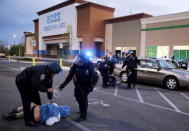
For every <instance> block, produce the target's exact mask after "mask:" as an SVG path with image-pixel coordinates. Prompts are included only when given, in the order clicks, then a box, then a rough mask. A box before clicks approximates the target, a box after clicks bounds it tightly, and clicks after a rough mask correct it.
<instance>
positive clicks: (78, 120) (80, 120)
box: [75, 116, 87, 122]
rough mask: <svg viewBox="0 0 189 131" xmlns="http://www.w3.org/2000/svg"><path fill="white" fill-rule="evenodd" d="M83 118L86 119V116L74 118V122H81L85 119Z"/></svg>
mask: <svg viewBox="0 0 189 131" xmlns="http://www.w3.org/2000/svg"><path fill="white" fill-rule="evenodd" d="M85 120H87V117H81V116H80V117H79V118H77V119H75V121H76V122H82V121H85Z"/></svg>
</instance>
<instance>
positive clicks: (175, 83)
mask: <svg viewBox="0 0 189 131" xmlns="http://www.w3.org/2000/svg"><path fill="white" fill-rule="evenodd" d="M139 60H140V65H138V68H137V71H138V72H137V81H142V82H148V83H156V84H160V85H164V86H165V87H166V88H168V89H170V90H176V89H178V88H179V87H189V72H188V71H185V70H181V69H176V68H175V67H174V66H173V65H171V64H169V63H168V62H166V61H164V60H161V59H147V58H140V59H139ZM121 66H122V65H116V68H115V70H114V74H116V75H117V76H119V77H120V78H121V81H123V82H126V81H127V74H126V71H125V69H122V68H121Z"/></svg>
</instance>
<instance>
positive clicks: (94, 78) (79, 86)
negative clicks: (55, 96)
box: [59, 52, 98, 122]
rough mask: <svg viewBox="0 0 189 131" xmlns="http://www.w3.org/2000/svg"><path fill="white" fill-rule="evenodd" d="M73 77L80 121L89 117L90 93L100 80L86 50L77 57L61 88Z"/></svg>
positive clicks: (78, 119)
mask: <svg viewBox="0 0 189 131" xmlns="http://www.w3.org/2000/svg"><path fill="white" fill-rule="evenodd" d="M72 79H73V82H74V85H75V90H74V95H75V98H76V101H77V102H78V104H79V109H80V116H79V118H77V119H76V121H77V122H80V121H84V120H86V119H87V108H88V94H89V93H90V92H91V91H92V90H93V88H94V86H95V85H96V83H97V82H98V74H97V72H96V71H95V66H94V65H93V63H92V62H90V61H89V58H88V56H87V55H86V54H85V53H84V52H82V53H81V54H80V55H79V56H77V57H76V59H75V61H74V64H73V65H72V67H71V69H70V71H69V74H68V76H67V78H66V80H65V81H64V82H63V84H61V85H60V87H59V89H60V90H62V89H63V88H64V87H65V86H66V85H67V84H68V83H69V82H70V81H71V80H72Z"/></svg>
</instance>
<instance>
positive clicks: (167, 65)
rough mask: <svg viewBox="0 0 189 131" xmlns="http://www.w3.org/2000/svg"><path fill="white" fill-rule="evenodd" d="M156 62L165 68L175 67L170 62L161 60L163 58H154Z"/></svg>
mask: <svg viewBox="0 0 189 131" xmlns="http://www.w3.org/2000/svg"><path fill="white" fill-rule="evenodd" d="M156 62H157V63H158V64H159V65H160V66H161V67H162V68H163V69H165V70H170V69H174V68H175V67H174V66H173V65H171V64H170V63H168V62H166V61H163V60H156Z"/></svg>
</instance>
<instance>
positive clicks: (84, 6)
mask: <svg viewBox="0 0 189 131" xmlns="http://www.w3.org/2000/svg"><path fill="white" fill-rule="evenodd" d="M113 13H114V8H110V7H107V6H103V5H99V4H95V3H91V2H86V1H84V0H68V1H65V2H63V3H60V4H58V5H55V6H53V7H50V8H48V9H45V10H42V11H39V12H38V13H37V14H38V15H39V19H36V20H34V24H35V36H36V37H35V39H36V42H37V45H36V48H35V50H34V52H35V53H34V54H35V56H39V57H53V58H58V57H62V58H73V57H74V56H75V55H78V54H79V52H80V51H81V50H91V51H92V52H93V53H94V55H96V56H97V57H102V56H104V54H105V46H104V45H105V44H104V38H105V23H104V20H105V19H109V18H112V17H113ZM26 45H27V44H26Z"/></svg>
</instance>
